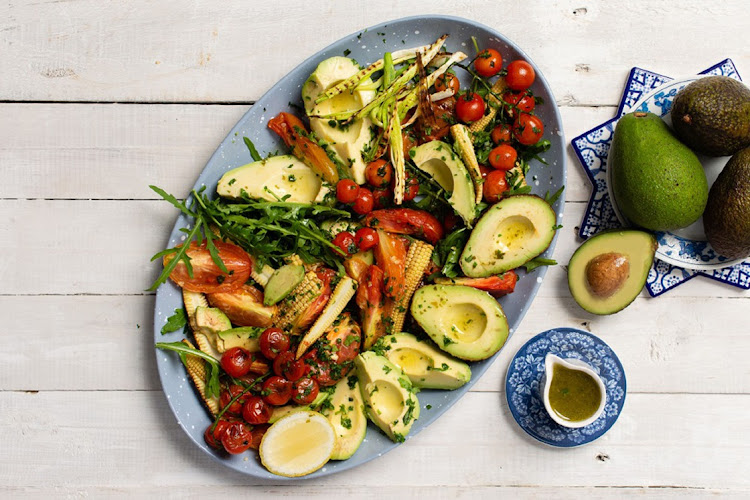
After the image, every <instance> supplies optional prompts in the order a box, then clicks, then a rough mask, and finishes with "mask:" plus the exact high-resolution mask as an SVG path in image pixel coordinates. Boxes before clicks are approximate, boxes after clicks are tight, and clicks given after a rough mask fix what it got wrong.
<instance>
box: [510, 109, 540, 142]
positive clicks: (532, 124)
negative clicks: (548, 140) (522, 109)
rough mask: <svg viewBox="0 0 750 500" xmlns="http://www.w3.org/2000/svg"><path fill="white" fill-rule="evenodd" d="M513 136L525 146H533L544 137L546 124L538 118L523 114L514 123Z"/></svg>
mask: <svg viewBox="0 0 750 500" xmlns="http://www.w3.org/2000/svg"><path fill="white" fill-rule="evenodd" d="M513 135H514V136H515V138H516V140H517V141H518V142H520V143H521V144H523V145H524V146H531V145H532V144H536V143H537V142H539V140H540V139H541V138H542V135H544V124H543V123H542V120H540V119H539V117H537V116H534V115H530V114H528V113H521V114H520V115H518V118H516V121H515V122H514V123H513Z"/></svg>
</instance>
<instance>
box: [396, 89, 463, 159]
mask: <svg viewBox="0 0 750 500" xmlns="http://www.w3.org/2000/svg"><path fill="white" fill-rule="evenodd" d="M455 109H456V98H455V97H453V96H451V97H447V98H445V99H441V100H439V101H436V102H433V103H432V115H433V116H432V119H431V120H430V122H427V121H425V120H424V119H423V118H422V117H420V118H417V121H416V122H415V123H414V129H415V133H416V136H417V137H418V138H419V142H420V143H424V142H429V141H434V140H438V139H442V138H443V137H445V136H446V135H448V133H449V132H450V128H451V123H453V122H454V121H455V120H454V117H453V116H454V110H455ZM409 149H411V148H409ZM404 151H405V152H406V153H407V154H408V152H409V150H408V149H405V150H404Z"/></svg>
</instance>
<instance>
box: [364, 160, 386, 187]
mask: <svg viewBox="0 0 750 500" xmlns="http://www.w3.org/2000/svg"><path fill="white" fill-rule="evenodd" d="M392 178H393V167H392V166H391V164H390V163H388V162H387V161H385V160H383V159H380V160H375V161H371V162H370V163H368V164H367V166H366V167H365V179H366V180H367V183H368V184H369V185H371V186H373V187H376V188H382V187H385V186H387V185H389V184H390V183H391V179H392Z"/></svg>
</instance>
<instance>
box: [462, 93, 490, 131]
mask: <svg viewBox="0 0 750 500" xmlns="http://www.w3.org/2000/svg"><path fill="white" fill-rule="evenodd" d="M484 108H485V103H484V99H482V96H480V95H479V94H477V93H475V92H467V93H466V94H463V95H460V96H458V99H457V100H456V116H457V117H458V119H459V120H461V121H462V122H464V123H471V122H475V121H477V120H479V119H480V118H482V117H483V116H484Z"/></svg>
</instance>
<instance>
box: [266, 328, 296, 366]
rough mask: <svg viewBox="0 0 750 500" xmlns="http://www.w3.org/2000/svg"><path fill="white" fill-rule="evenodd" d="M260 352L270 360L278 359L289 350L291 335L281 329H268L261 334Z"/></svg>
mask: <svg viewBox="0 0 750 500" xmlns="http://www.w3.org/2000/svg"><path fill="white" fill-rule="evenodd" d="M259 343H260V352H261V353H262V354H263V356H265V357H267V358H268V359H276V356H278V355H279V354H280V353H282V352H284V351H288V350H289V344H290V340H289V335H287V334H286V333H284V330H282V329H281V328H266V329H265V330H263V333H261V334H260V339H259Z"/></svg>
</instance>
